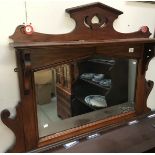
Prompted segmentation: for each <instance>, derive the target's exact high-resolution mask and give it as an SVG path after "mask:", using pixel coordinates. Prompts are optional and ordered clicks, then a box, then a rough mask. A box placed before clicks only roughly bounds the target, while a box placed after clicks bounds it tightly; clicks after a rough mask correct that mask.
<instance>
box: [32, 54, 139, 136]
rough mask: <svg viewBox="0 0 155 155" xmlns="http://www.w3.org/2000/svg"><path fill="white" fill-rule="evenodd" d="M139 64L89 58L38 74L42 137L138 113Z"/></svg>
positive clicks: (36, 86) (36, 83)
mask: <svg viewBox="0 0 155 155" xmlns="http://www.w3.org/2000/svg"><path fill="white" fill-rule="evenodd" d="M136 74H137V60H133V59H118V58H105V57H101V56H94V57H89V58H87V59H81V60H78V61H74V62H71V63H66V64H61V65H58V66H53V67H51V68H48V69H45V70H41V71H36V72H34V80H35V94H36V104H37V116H38V129H39V137H44V136H47V135H50V134H54V133H57V132H60V131H64V130H67V129H70V128H74V127H78V126H81V125H84V124H87V123H91V122H94V121H97V120H100V119H104V118H108V117H111V116H114V115H118V114H121V113H125V112H129V111H133V110H134V101H135V85H136Z"/></svg>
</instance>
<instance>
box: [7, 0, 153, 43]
mask: <svg viewBox="0 0 155 155" xmlns="http://www.w3.org/2000/svg"><path fill="white" fill-rule="evenodd" d="M66 12H67V13H69V14H70V16H71V18H73V19H74V20H75V22H76V27H75V29H74V30H73V31H72V32H70V33H67V34H60V35H52V34H51V35H50V34H43V33H37V32H34V33H32V34H30V35H29V34H26V33H25V32H24V25H20V26H18V27H17V28H16V31H15V33H14V34H13V35H12V36H10V38H11V39H13V40H14V42H49V41H78V40H90V41H91V40H106V39H126V38H148V37H149V36H150V34H151V33H150V32H149V29H148V27H145V30H146V31H143V29H140V30H139V31H137V32H133V33H127V34H124V33H119V32H117V31H115V30H114V28H113V22H114V20H116V19H117V18H118V16H119V15H121V14H123V12H121V11H119V10H116V9H114V8H111V7H109V6H107V5H104V4H102V3H99V2H98V3H92V4H89V5H83V6H79V7H74V8H69V9H66ZM95 19H96V20H95Z"/></svg>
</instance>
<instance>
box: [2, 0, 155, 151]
mask: <svg viewBox="0 0 155 155" xmlns="http://www.w3.org/2000/svg"><path fill="white" fill-rule="evenodd" d="M66 12H67V13H69V14H70V16H71V18H73V19H74V20H75V22H76V27H75V29H74V30H73V31H72V32H70V33H68V34H59V35H52V34H42V33H37V32H33V33H32V34H30V33H26V31H25V26H24V25H20V26H18V27H17V28H16V31H15V33H14V34H13V35H12V36H10V38H11V39H13V41H14V42H13V43H11V46H12V47H14V48H15V49H16V58H17V69H16V71H17V72H18V75H19V85H20V94H21V102H20V103H19V104H18V106H17V116H16V118H15V119H14V120H12V119H10V118H8V116H9V112H8V111H7V110H5V111H3V113H2V115H1V117H2V121H3V122H4V123H5V124H6V125H7V126H8V127H9V128H11V129H12V130H13V131H14V132H15V135H16V143H15V145H14V146H13V148H12V149H11V152H26V151H31V150H35V149H36V150H37V149H38V148H47V146H48V145H49V147H50V148H52V147H55V146H57V145H62V144H64V143H66V142H67V141H70V140H73V139H77V138H79V137H82V136H88V135H89V134H92V133H94V132H96V131H98V132H99V131H100V130H102V129H104V128H105V127H109V126H114V125H119V124H121V123H123V122H124V123H125V122H127V121H129V120H131V119H133V118H136V117H137V116H139V115H142V114H145V113H147V112H149V111H150V109H149V108H148V107H147V97H148V95H149V93H150V91H151V89H152V87H153V82H152V81H146V79H145V73H146V70H147V67H148V64H149V62H150V60H151V59H152V58H153V57H154V46H155V39H149V38H148V37H149V36H150V35H151V34H150V32H149V28H148V27H146V26H143V27H142V28H141V29H140V30H138V31H137V32H133V33H126V34H123V33H120V32H117V31H115V30H114V28H113V22H114V20H115V19H117V17H118V16H119V15H121V14H122V12H121V11H119V10H116V9H114V8H111V7H109V6H106V5H104V4H101V3H92V4H88V5H84V6H80V7H74V8H70V9H66ZM45 146H46V147H45Z"/></svg>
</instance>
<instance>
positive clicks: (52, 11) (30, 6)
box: [0, 0, 155, 152]
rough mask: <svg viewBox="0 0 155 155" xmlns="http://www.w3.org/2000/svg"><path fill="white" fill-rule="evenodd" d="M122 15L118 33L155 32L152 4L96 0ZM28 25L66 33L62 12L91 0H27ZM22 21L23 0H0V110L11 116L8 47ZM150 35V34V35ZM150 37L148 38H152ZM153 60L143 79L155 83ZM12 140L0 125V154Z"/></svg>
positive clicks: (13, 86)
mask: <svg viewBox="0 0 155 155" xmlns="http://www.w3.org/2000/svg"><path fill="white" fill-rule="evenodd" d="M97 1H100V2H102V3H104V4H106V5H109V6H111V7H114V8H116V9H118V10H121V11H123V12H124V14H123V15H121V16H119V18H118V19H117V20H116V21H115V22H114V27H115V29H116V30H117V31H120V32H126V33H127V32H133V31H137V30H139V28H140V27H141V26H144V25H147V26H148V27H149V28H150V31H151V33H154V29H155V4H146V3H139V2H125V1H116V0H111V1H109V0H97ZM26 2H27V13H28V23H30V22H31V23H32V25H33V27H34V30H35V31H38V32H42V33H51V34H52V33H53V34H54V33H67V32H70V31H71V30H72V29H74V27H75V23H74V21H73V20H72V19H71V18H70V17H69V15H68V14H66V13H65V9H66V8H70V7H74V6H78V5H82V4H87V3H91V2H95V0H36V1H34V0H27V1H26ZM23 22H26V18H25V5H24V0H0V111H2V110H3V109H6V108H7V109H9V110H10V111H11V116H14V115H15V108H14V107H15V106H16V105H17V103H18V101H19V100H20V97H19V88H18V78H17V73H15V72H14V68H15V67H16V59H15V53H14V49H13V48H10V47H9V42H10V40H9V38H8V37H9V36H10V35H12V34H13V32H14V30H15V28H16V26H17V25H20V24H22V23H23ZM152 36H153V35H152ZM152 36H151V37H152ZM154 70H155V60H154V59H153V60H152V61H151V63H150V65H149V69H148V72H147V75H146V78H147V79H150V80H153V81H155V71H154ZM154 101H155V88H154V89H153V91H152V92H151V94H150V96H149V99H148V106H149V107H151V108H152V109H155V103H154ZM14 140H15V137H14V134H13V133H12V131H10V130H9V129H8V128H7V127H6V126H5V125H4V124H3V123H2V122H0V152H5V151H6V149H7V148H8V147H10V146H11V145H12V144H13V142H14Z"/></svg>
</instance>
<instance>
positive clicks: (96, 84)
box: [80, 78, 110, 90]
mask: <svg viewBox="0 0 155 155" xmlns="http://www.w3.org/2000/svg"><path fill="white" fill-rule="evenodd" d="M80 80H82V81H84V82H87V83H89V84H92V85H94V86H97V87H100V88H102V89H106V90H109V89H110V87H106V86H102V85H100V84H98V83H96V82H94V81H92V80H87V79H83V78H80Z"/></svg>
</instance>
